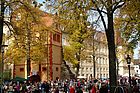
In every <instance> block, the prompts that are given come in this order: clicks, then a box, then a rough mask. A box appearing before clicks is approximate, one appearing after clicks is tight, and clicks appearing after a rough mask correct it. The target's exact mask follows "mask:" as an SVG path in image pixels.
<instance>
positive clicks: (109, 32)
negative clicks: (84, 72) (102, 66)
mask: <svg viewBox="0 0 140 93" xmlns="http://www.w3.org/2000/svg"><path fill="white" fill-rule="evenodd" d="M107 17H108V28H107V29H106V30H105V31H106V36H107V41H108V50H109V77H110V93H113V92H114V89H115V87H116V85H117V78H116V53H115V36H114V25H113V13H110V11H109V12H108V15H107Z"/></svg>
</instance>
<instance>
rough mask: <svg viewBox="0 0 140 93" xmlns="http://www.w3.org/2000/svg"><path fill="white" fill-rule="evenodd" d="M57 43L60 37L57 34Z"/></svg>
mask: <svg viewBox="0 0 140 93" xmlns="http://www.w3.org/2000/svg"><path fill="white" fill-rule="evenodd" d="M57 42H60V35H59V34H57Z"/></svg>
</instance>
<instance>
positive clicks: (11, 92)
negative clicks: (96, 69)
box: [2, 78, 140, 93]
mask: <svg viewBox="0 0 140 93" xmlns="http://www.w3.org/2000/svg"><path fill="white" fill-rule="evenodd" d="M131 81H132V86H131V87H132V93H140V80H138V79H134V78H132V80H131ZM128 84H129V83H128V79H126V78H121V79H119V81H118V86H121V87H122V88H121V89H122V90H121V91H122V92H119V93H128V91H129V90H128V88H127V86H128ZM2 89H3V93H109V91H110V86H109V80H108V79H106V80H101V79H92V80H86V79H71V80H55V81H43V82H30V81H24V82H19V81H10V82H5V83H4V84H3V88H2ZM116 93H117V92H116Z"/></svg>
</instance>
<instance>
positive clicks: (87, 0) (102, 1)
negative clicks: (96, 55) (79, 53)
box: [53, 0, 126, 93]
mask: <svg viewBox="0 0 140 93" xmlns="http://www.w3.org/2000/svg"><path fill="white" fill-rule="evenodd" d="M53 1H54V0H53ZM59 2H60V5H59V6H60V7H59V8H58V11H59V9H60V8H62V7H63V10H61V11H60V12H62V13H63V14H67V17H68V16H71V18H69V21H68V22H67V26H68V27H71V26H72V25H71V24H69V23H70V20H71V19H72V18H73V17H74V16H75V18H77V19H75V20H78V19H80V17H78V15H77V14H76V13H78V11H80V10H81V9H83V10H84V9H85V11H84V13H87V12H88V11H92V10H93V11H97V13H98V15H99V18H98V19H100V21H101V22H102V24H103V27H104V30H105V32H106V37H107V41H108V49H109V77H110V86H111V90H110V91H111V93H113V91H114V88H115V87H114V86H116V85H117V79H116V73H114V72H116V53H115V50H116V49H115V37H114V13H115V11H116V10H117V9H119V8H121V7H122V6H123V5H124V4H125V2H126V0H76V1H75V0H70V1H67V0H59V1H58V2H57V4H56V5H58V3H59ZM66 10H69V11H66ZM56 11H57V10H56ZM73 11H74V12H75V14H76V15H75V14H73V13H71V12H73ZM79 14H80V13H79ZM61 17H62V18H63V17H64V16H61ZM66 20H68V19H66ZM75 26H77V25H76V24H75ZM77 27H78V26H77ZM82 29H83V28H82Z"/></svg>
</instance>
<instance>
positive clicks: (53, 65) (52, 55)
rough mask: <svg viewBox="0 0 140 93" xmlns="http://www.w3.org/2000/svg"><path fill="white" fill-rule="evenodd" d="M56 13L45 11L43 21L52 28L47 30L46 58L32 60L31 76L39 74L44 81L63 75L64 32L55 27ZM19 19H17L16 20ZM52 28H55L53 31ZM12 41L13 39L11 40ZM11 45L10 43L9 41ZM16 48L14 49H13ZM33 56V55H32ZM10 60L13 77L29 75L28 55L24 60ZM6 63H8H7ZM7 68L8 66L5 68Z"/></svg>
mask: <svg viewBox="0 0 140 93" xmlns="http://www.w3.org/2000/svg"><path fill="white" fill-rule="evenodd" d="M54 17H55V16H54V15H50V14H46V13H43V16H42V19H43V20H42V23H43V24H44V25H45V26H46V27H48V28H49V29H50V31H47V30H46V41H45V44H44V45H45V50H46V55H45V59H43V61H41V62H36V61H32V60H31V62H30V76H32V75H39V76H40V78H41V80H42V81H45V80H56V79H60V76H61V63H62V55H61V50H62V40H61V38H62V34H61V31H60V30H59V29H58V28H57V27H55V26H56V25H55V21H54ZM16 21H17V20H16ZM51 29H54V30H53V31H52V30H51ZM10 42H11V41H10ZM9 45H10V43H9ZM14 50H15V52H16V49H13V51H14ZM30 58H31V57H30ZM9 60H10V62H11V63H10V67H11V68H10V69H11V75H12V76H11V78H15V77H23V78H28V77H27V59H26V56H25V57H24V58H23V60H22V61H20V62H18V63H15V62H14V61H12V59H9ZM5 65H6V64H5ZM4 69H6V66H5V68H4ZM30 76H29V77H30Z"/></svg>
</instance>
